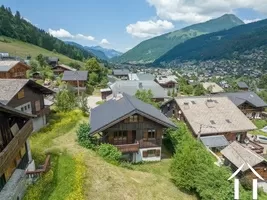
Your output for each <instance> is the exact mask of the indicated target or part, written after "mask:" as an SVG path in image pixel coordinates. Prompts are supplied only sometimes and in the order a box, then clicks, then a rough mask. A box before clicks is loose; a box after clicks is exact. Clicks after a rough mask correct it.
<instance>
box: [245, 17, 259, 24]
mask: <svg viewBox="0 0 267 200" xmlns="http://www.w3.org/2000/svg"><path fill="white" fill-rule="evenodd" d="M260 20H262V19H259V18H257V19H244V20H243V21H244V22H245V24H249V23H252V22H257V21H260Z"/></svg>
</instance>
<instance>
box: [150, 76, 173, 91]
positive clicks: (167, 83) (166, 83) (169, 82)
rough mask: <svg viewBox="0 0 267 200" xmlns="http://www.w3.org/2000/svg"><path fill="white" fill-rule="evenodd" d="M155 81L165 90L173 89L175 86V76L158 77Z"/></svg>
mask: <svg viewBox="0 0 267 200" xmlns="http://www.w3.org/2000/svg"><path fill="white" fill-rule="evenodd" d="M155 81H156V82H157V83H158V84H159V85H160V86H161V87H163V88H165V89H173V88H176V86H177V76H174V75H172V76H159V77H157V78H156V79H155Z"/></svg>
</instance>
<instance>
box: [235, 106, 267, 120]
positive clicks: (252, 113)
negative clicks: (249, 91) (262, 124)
mask: <svg viewBox="0 0 267 200" xmlns="http://www.w3.org/2000/svg"><path fill="white" fill-rule="evenodd" d="M238 108H239V109H240V110H241V111H242V112H243V113H244V114H245V115H246V116H247V117H248V118H250V119H255V118H261V117H262V112H264V110H265V108H264V107H254V106H252V105H251V104H248V103H243V104H241V105H239V106H238Z"/></svg>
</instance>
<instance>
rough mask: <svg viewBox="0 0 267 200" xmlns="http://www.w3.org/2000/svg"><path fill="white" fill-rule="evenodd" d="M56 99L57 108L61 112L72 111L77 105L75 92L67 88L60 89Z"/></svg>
mask: <svg viewBox="0 0 267 200" xmlns="http://www.w3.org/2000/svg"><path fill="white" fill-rule="evenodd" d="M55 100H56V101H55V102H56V103H55V105H56V109H57V110H58V111H60V112H68V111H71V110H73V109H74V108H75V107H76V106H77V101H76V97H75V94H74V92H72V91H70V90H67V89H63V90H61V91H59V92H58V93H57V95H56V99H55Z"/></svg>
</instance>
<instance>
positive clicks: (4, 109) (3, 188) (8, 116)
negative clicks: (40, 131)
mask: <svg viewBox="0 0 267 200" xmlns="http://www.w3.org/2000/svg"><path fill="white" fill-rule="evenodd" d="M32 117H34V116H33V115H31V114H28V113H25V112H22V111H19V110H16V109H14V108H10V107H8V106H5V105H3V104H1V103H0V121H1V123H0V199H22V197H23V194H24V192H25V190H26V184H25V178H26V177H25V170H26V169H30V170H34V169H35V166H34V162H33V160H32V156H31V149H30V145H29V142H28V140H27V139H28V138H29V136H30V135H31V133H32V131H33V123H32V119H31V118H32Z"/></svg>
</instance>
